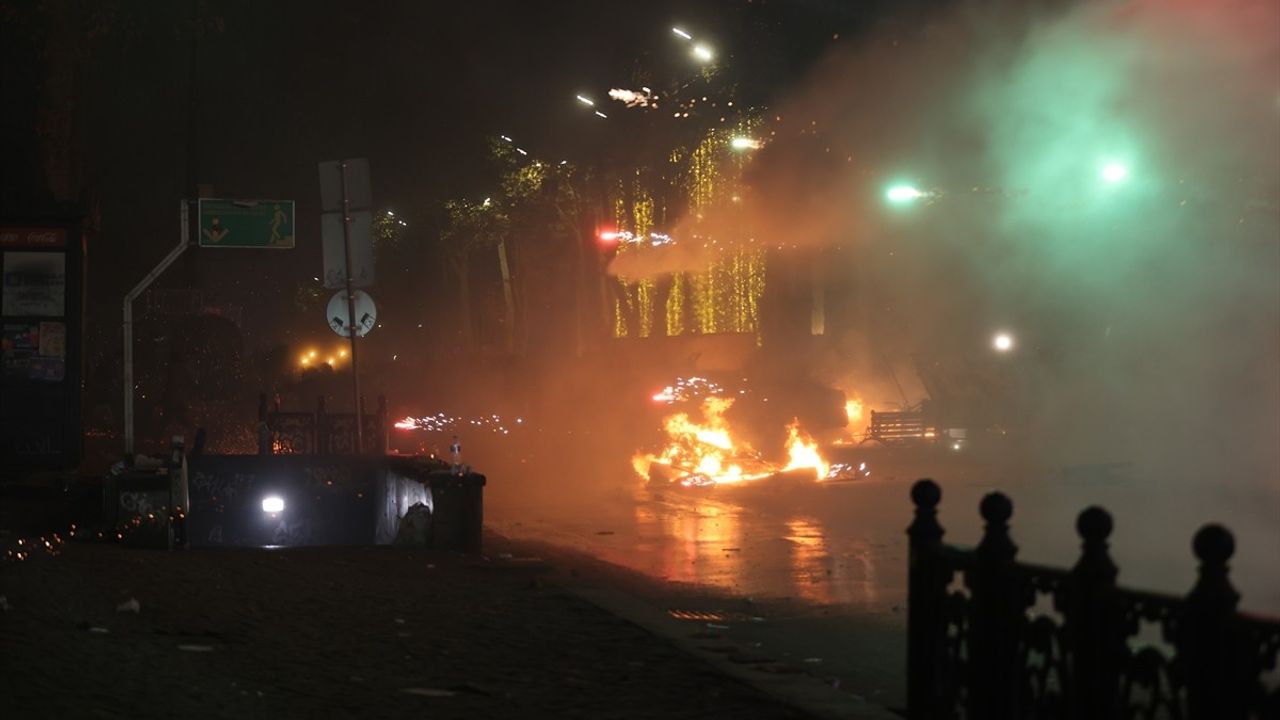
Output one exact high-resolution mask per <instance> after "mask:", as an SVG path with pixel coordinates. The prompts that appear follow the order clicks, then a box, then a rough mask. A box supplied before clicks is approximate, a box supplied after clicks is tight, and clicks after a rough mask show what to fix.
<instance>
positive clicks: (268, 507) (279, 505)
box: [262, 495, 284, 513]
mask: <svg viewBox="0 0 1280 720" xmlns="http://www.w3.org/2000/svg"><path fill="white" fill-rule="evenodd" d="M283 510H284V498H281V497H280V496H278V495H272V496H270V497H264V498H262V512H266V513H278V512H281V511H283Z"/></svg>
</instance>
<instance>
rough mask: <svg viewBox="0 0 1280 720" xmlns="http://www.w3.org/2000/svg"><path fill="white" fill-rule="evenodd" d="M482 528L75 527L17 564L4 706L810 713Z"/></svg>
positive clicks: (96, 710) (49, 709)
mask: <svg viewBox="0 0 1280 720" xmlns="http://www.w3.org/2000/svg"><path fill="white" fill-rule="evenodd" d="M486 542H487V543H488V544H487V545H486V554H487V556H488V557H489V558H491V559H479V558H471V559H468V558H463V557H458V556H454V555H448V554H440V553H433V552H431V551H428V550H424V549H420V548H398V547H336V548H298V549H280V550H257V549H253V550H193V551H185V552H184V551H178V552H172V553H168V552H161V551H152V550H132V549H126V548H122V547H117V546H108V545H97V544H80V543H69V544H67V545H65V546H64V551H63V553H62V554H61V555H59V556H57V557H50V556H48V555H44V554H36V555H34V556H33V557H32V558H31V559H29V560H27V561H25V562H14V563H7V564H5V565H3V566H0V595H3V596H4V598H5V603H4V604H3V605H4V606H7V610H0V647H3V653H2V654H0V714H2V715H3V716H4V717H6V718H40V717H49V718H55V717H102V718H108V717H186V718H221V717H264V718H265V717H271V718H281V717H297V718H304V717H306V718H310V717H326V718H327V717H414V716H424V715H425V716H430V717H433V718H509V717H514V718H651V717H661V718H664V720H676V719H679V718H720V717H724V718H800V717H807V716H806V715H805V714H804V713H802V712H801V711H799V710H796V709H793V708H792V707H789V706H787V705H783V704H781V703H780V702H778V701H776V700H773V699H771V698H770V697H767V696H765V695H764V694H762V693H761V692H760V691H758V690H756V689H755V688H753V687H751V686H749V685H747V684H746V683H743V682H740V681H738V680H735V679H733V678H731V677H729V676H727V675H725V674H723V673H722V672H719V671H717V670H716V669H715V668H714V667H713V666H712V665H710V664H708V663H707V662H705V661H703V660H701V659H699V658H697V657H694V656H692V655H689V654H687V653H685V652H682V651H681V650H679V649H678V648H677V647H676V646H675V645H674V644H673V643H671V642H669V641H667V640H665V639H663V638H662V637H660V636H658V635H655V634H652V633H650V632H648V631H646V630H645V629H642V628H641V627H640V626H638V625H636V624H634V623H632V622H629V621H627V620H623V619H620V618H619V617H617V616H615V615H613V614H610V613H609V612H606V611H605V610H602V609H601V608H600V607H599V606H597V605H596V604H593V603H591V602H588V601H587V600H585V599H583V597H581V596H580V595H578V594H575V593H571V592H568V591H566V590H564V589H562V588H561V587H560V586H559V585H558V584H556V583H554V582H550V581H549V575H550V573H549V572H548V571H549V568H548V566H547V565H546V564H545V563H543V562H540V561H538V560H536V559H526V558H527V555H528V553H526V552H523V548H522V547H521V546H518V545H515V544H511V543H509V542H507V541H505V540H503V539H501V538H487V539H486ZM131 599H133V600H136V601H137V608H138V609H137V611H136V612H134V611H130V610H123V611H119V610H117V607H118V606H119V605H121V604H122V603H127V602H128V601H129V600H131ZM605 604H606V605H607V603H605Z"/></svg>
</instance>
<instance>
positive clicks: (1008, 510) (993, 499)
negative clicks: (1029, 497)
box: [978, 492, 1018, 560]
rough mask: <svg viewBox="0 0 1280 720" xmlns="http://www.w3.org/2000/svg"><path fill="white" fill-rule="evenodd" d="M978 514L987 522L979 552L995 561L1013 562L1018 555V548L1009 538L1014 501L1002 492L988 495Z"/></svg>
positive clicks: (979, 506)
mask: <svg viewBox="0 0 1280 720" xmlns="http://www.w3.org/2000/svg"><path fill="white" fill-rule="evenodd" d="M978 512H979V513H981V514H982V519H983V520H985V521H987V526H986V530H985V531H984V532H983V533H982V542H980V543H978V552H979V553H980V554H982V555H985V556H986V557H988V558H991V559H993V560H1012V559H1013V557H1014V556H1015V555H1017V554H1018V546H1017V545H1014V544H1013V540H1012V539H1010V538H1009V518H1011V517H1013V501H1011V500H1010V499H1009V498H1008V497H1006V496H1005V494H1004V493H1001V492H992V493H987V495H986V496H985V497H983V498H982V503H981V504H980V505H978Z"/></svg>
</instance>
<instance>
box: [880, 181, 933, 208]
mask: <svg viewBox="0 0 1280 720" xmlns="http://www.w3.org/2000/svg"><path fill="white" fill-rule="evenodd" d="M884 196H885V197H886V198H888V199H889V202H891V203H894V204H895V205H905V204H907V203H910V202H914V201H916V200H918V199H920V198H922V197H924V193H922V192H920V191H919V190H917V189H916V188H914V187H912V186H910V185H894V186H892V187H890V188H889V190H888V191H887V192H885V194H884Z"/></svg>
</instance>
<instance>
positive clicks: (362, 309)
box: [325, 290, 378, 337]
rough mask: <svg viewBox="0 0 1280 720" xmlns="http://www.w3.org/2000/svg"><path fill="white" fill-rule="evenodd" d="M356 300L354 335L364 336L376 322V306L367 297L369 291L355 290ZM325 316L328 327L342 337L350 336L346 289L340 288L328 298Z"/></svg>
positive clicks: (371, 299)
mask: <svg viewBox="0 0 1280 720" xmlns="http://www.w3.org/2000/svg"><path fill="white" fill-rule="evenodd" d="M355 300H356V316H355V328H356V337H364V336H365V335H368V334H369V331H370V330H372V329H373V326H374V324H375V323H377V322H378V308H377V307H375V306H374V304H373V298H371V297H369V293H367V292H365V291H363V290H356V291H355ZM325 318H326V319H327V321H328V323H329V328H330V329H331V330H333V331H334V332H336V333H338V335H340V336H342V337H351V329H350V327H349V326H348V322H347V319H348V313H347V291H346V290H340V291H338V292H337V293H335V294H334V296H333V297H332V298H330V299H329V306H328V308H327V309H326V310H325Z"/></svg>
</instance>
